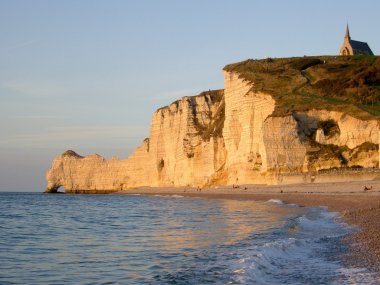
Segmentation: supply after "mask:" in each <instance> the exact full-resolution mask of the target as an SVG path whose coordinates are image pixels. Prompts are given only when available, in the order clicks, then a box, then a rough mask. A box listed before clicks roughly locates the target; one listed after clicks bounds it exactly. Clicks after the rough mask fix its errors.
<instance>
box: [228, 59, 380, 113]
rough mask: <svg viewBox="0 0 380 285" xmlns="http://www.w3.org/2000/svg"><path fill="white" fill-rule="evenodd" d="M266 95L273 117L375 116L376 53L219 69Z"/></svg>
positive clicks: (378, 103) (379, 94)
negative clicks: (323, 112) (317, 112)
mask: <svg viewBox="0 0 380 285" xmlns="http://www.w3.org/2000/svg"><path fill="white" fill-rule="evenodd" d="M224 70H225V71H228V72H236V73H238V74H239V77H240V78H243V79H244V80H247V81H250V82H252V83H254V84H253V87H252V91H256V92H257V91H263V92H267V93H269V94H271V95H272V96H273V97H274V99H275V100H276V109H275V111H274V114H273V115H275V116H283V115H287V114H291V113H292V112H293V111H307V110H310V109H327V110H334V111H343V112H345V113H347V114H350V115H352V116H355V117H358V118H362V119H380V57H378V56H315V57H295V58H276V59H271V58H267V59H262V60H252V59H249V60H246V61H242V62H239V63H234V64H229V65H227V66H226V67H225V68H224Z"/></svg>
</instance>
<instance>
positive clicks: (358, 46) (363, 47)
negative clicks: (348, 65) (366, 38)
mask: <svg viewBox="0 0 380 285" xmlns="http://www.w3.org/2000/svg"><path fill="white" fill-rule="evenodd" d="M350 44H351V47H352V49H353V50H357V51H360V52H364V53H366V54H368V55H373V52H372V50H371V48H370V47H369V45H368V44H367V43H365V42H359V41H355V40H351V41H350Z"/></svg>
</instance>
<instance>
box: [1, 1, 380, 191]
mask: <svg viewBox="0 0 380 285" xmlns="http://www.w3.org/2000/svg"><path fill="white" fill-rule="evenodd" d="M379 11H380V1H378V0H372V1H370V0H364V1H351V0H345V1H339V0H336V1H332V0H320V1H315V0H314V1H311V0H310V1H308V0H303V1H301V0H299V1H280V0H278V1H274V0H270V1H268V0H266V1H253V0H251V1H243V0H236V1H231V0H230V1H224V0H214V1H212V0H191V1H190V0H189V1H181V0H177V1H175V0H170V1H169V0H160V1H158V0H151V1H147V0H134V1H132V0H131V1H128V0H124V1H122V0H119V1H116V0H103V1H97V0H86V1H85V0H62V1H58V0H56V1H54V0H24V1H20V0H0V191H43V190H44V188H45V180H44V176H45V172H46V170H47V169H48V168H49V166H50V162H51V160H52V159H53V157H54V156H55V155H57V154H60V153H62V152H63V151H64V150H66V149H73V150H75V151H77V152H79V153H80V154H83V155H85V154H89V153H94V152H96V153H99V154H101V155H104V156H105V157H107V158H110V157H111V156H112V155H116V156H118V157H120V158H124V157H126V156H127V155H129V154H130V153H131V152H132V151H133V149H135V148H136V147H137V146H138V145H139V144H140V143H141V141H142V140H143V139H144V138H145V137H148V136H149V124H150V119H151V115H152V112H154V111H155V110H156V109H157V108H159V107H161V106H163V105H167V104H168V103H170V102H172V101H173V100H176V99H178V98H180V97H181V96H185V95H195V94H198V93H199V92H201V91H203V90H209V89H217V88H223V77H222V72H221V70H222V68H223V66H224V65H226V64H228V63H232V62H236V61H241V60H244V59H248V58H263V57H268V56H270V57H289V56H303V55H321V54H327V55H334V54H337V52H338V50H339V48H340V45H341V44H342V41H343V37H344V32H345V25H346V23H347V22H348V23H349V25H350V30H351V36H352V38H353V39H356V40H361V41H367V42H368V43H369V45H370V47H371V48H372V50H373V52H374V53H375V54H378V53H379V51H380V38H379V36H378V35H379V31H378V30H379V27H380V17H379Z"/></svg>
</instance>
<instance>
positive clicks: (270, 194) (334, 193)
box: [113, 180, 380, 272]
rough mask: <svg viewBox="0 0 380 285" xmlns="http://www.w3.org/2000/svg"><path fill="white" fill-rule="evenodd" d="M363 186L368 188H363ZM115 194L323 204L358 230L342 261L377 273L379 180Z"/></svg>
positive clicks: (379, 264)
mask: <svg viewBox="0 0 380 285" xmlns="http://www.w3.org/2000/svg"><path fill="white" fill-rule="evenodd" d="M364 187H368V188H370V187H371V188H372V189H371V190H364ZM113 194H115V195H133V194H142V195H181V196H184V197H202V198H208V199H238V200H251V199H252V200H257V201H268V200H269V199H279V200H281V201H283V202H284V203H289V204H297V205H300V206H308V207H316V206H320V207H327V209H328V211H330V212H337V213H338V214H339V216H340V218H341V219H342V221H343V222H345V223H347V224H351V225H356V226H357V227H358V231H355V232H353V233H352V234H350V235H348V236H347V237H345V239H344V241H345V242H346V243H347V244H348V245H349V247H350V250H349V252H348V253H347V256H345V258H344V260H345V261H346V262H347V263H348V264H349V265H353V266H359V267H365V268H368V269H370V270H371V271H376V272H380V180H369V181H354V182H332V183H316V184H310V183H309V184H289V185H239V187H238V188H232V186H219V187H214V188H205V189H197V188H190V187H176V188H175V187H140V188H135V189H130V190H126V191H120V192H116V193H113Z"/></svg>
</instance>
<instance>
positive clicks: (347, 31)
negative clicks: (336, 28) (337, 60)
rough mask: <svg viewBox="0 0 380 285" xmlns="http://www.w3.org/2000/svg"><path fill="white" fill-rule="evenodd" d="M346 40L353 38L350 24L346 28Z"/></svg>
mask: <svg viewBox="0 0 380 285" xmlns="http://www.w3.org/2000/svg"><path fill="white" fill-rule="evenodd" d="M345 38H347V39H349V40H351V37H350V29H349V28H348V24H347V26H346V35H345Z"/></svg>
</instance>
